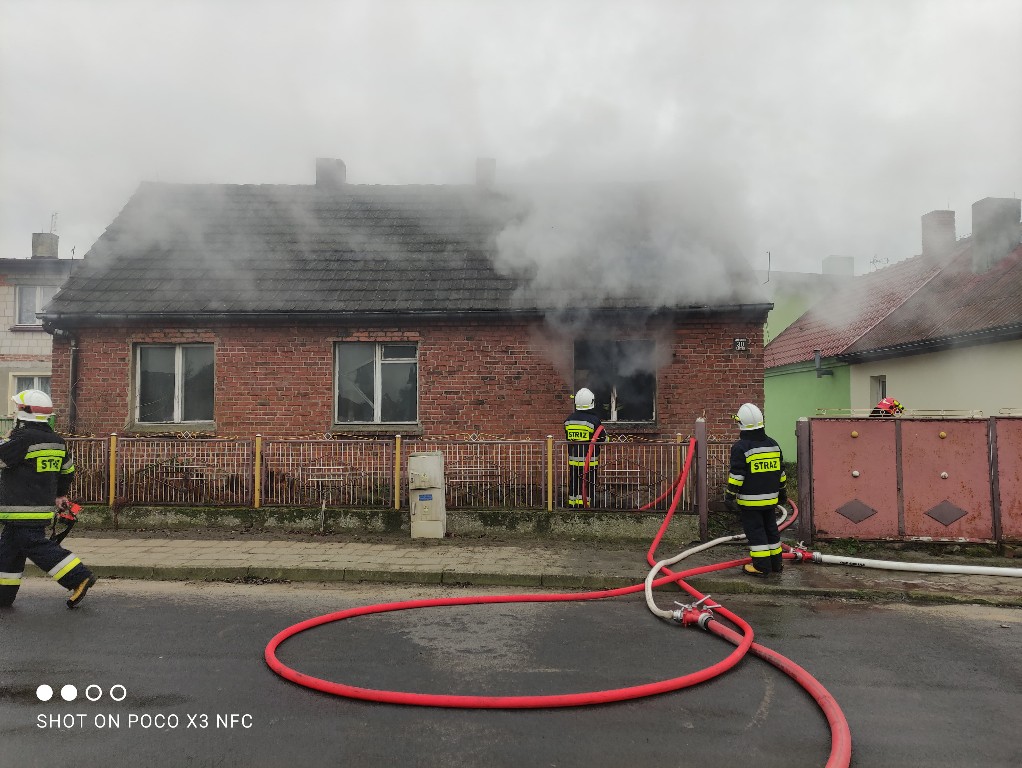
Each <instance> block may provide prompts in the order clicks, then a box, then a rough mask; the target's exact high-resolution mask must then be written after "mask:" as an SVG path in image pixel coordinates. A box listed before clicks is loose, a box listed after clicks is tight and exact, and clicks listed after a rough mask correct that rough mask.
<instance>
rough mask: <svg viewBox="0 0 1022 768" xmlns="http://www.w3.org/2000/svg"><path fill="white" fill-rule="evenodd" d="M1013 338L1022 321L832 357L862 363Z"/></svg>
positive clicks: (1019, 333) (1018, 336)
mask: <svg viewBox="0 0 1022 768" xmlns="http://www.w3.org/2000/svg"><path fill="white" fill-rule="evenodd" d="M1015 339H1022V323H1012V324H1011V325H1002V326H998V327H997V328H985V329H983V330H982V331H974V332H972V333H961V334H956V335H953V336H942V337H940V338H934V339H919V340H918V341H910V342H905V343H903V344H892V345H890V346H887V347H877V348H876V349H866V350H861V351H857V352H845V353H842V354H839V355H835V358H837V359H838V360H841V361H843V362H847V363H864V362H869V361H872V360H889V359H891V358H895V357H910V356H912V355H925V354H928V353H930V352H941V351H944V350H948V349H955V348H959V347H972V346H979V345H981V344H995V343H997V342H1000V341H1013V340H1015Z"/></svg>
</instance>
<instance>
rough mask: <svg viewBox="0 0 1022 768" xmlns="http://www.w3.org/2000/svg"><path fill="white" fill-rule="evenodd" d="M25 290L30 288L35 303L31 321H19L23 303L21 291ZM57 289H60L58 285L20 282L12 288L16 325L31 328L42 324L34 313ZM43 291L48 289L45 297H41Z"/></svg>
mask: <svg viewBox="0 0 1022 768" xmlns="http://www.w3.org/2000/svg"><path fill="white" fill-rule="evenodd" d="M27 290H32V291H33V294H34V295H33V298H32V300H33V301H34V302H35V305H34V306H33V308H32V309H33V312H32V322H29V323H23V322H21V309H22V306H23V304H24V301H23V299H22V291H27ZM59 290H60V286H59V285H31V284H26V283H21V284H19V285H17V286H15V289H14V304H15V306H14V324H15V325H16V326H19V327H21V328H33V327H38V326H41V325H42V324H43V321H42V320H40V319H39V318H38V317H36V313H37V312H39V310H41V309H42V308H43V307H44V306H46V305H47V304H48V303H49V302H50V299H52V298H53V296H54V295H55V294H56V293H57V291H59ZM44 291H48V292H49V294H48V295H47V296H46V298H45V299H44V298H43V297H44V293H43V292H44Z"/></svg>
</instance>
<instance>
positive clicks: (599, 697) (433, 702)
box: [263, 430, 851, 768]
mask: <svg viewBox="0 0 1022 768" xmlns="http://www.w3.org/2000/svg"><path fill="white" fill-rule="evenodd" d="M598 434H599V430H597V432H596V433H595V434H594V435H593V440H592V441H591V443H590V449H589V454H588V455H587V458H586V468H588V460H589V456H590V455H591V453H592V448H593V444H594V442H595V439H596V437H597V435H598ZM694 447H695V440H694V439H693V440H691V441H690V442H689V450H688V452H687V457H686V460H685V466H684V469H683V470H682V472H681V474H680V475H679V476H678V479H677V481H676V482H675V483H674V484H673V485H672V486H671V489H670V490H674V491H675V495H674V500H673V501H672V503H671V506H670V509H669V510H668V512H667V515H666V517H665V518H664V521H663V523H662V524H661V526H660V529H659V531H658V532H657V535H656V537H655V538H654V540H653V543H652V545H651V546H650V549H649V551H648V553H647V561H649V563H650V565H651V566H652V565H655V564H656V560H655V559H654V558H653V553H654V552H655V550H656V548H657V546H658V545H659V543H660V540H661V538H662V537H663V534H664V532H665V531H666V529H667V526H668V525H669V524H670V521H671V518H672V517H673V516H674V512H675V510H676V509H677V506H678V502H679V501H680V499H681V489H682V488H683V487H684V484H685V479H686V478H687V476H688V472H689V469H690V467H691V463H692V456H693V454H694V453H695V451H694ZM583 489H584V485H583ZM668 492H669V491H668ZM666 493H667V492H665V495H666ZM583 498H584V495H583ZM660 498H661V499H662V498H664V497H663V496H661V497H660ZM657 501H659V499H658V500H657ZM654 503H656V502H651V504H654ZM647 506H649V505H647ZM792 506H793V507H794V505H792ZM796 514H797V510H796ZM793 519H794V518H793ZM789 524H790V523H789ZM747 562H751V558H743V559H740V560H731V561H726V562H722V563H715V564H712V565H705V566H701V567H698V568H692V569H689V570H686V571H682V572H681V573H676V574H675V573H671V572H670V571H668V570H667V569H666V568H664V569H663V570H664V571H665V572H666V573H667V574H668V575H666V576H663V577H661V578H659V579H657V580H656V581H654V582H653V585H654V586H662V585H664V584H669V583H671V582H675V583H677V584H678V586H679V587H681V588H682V589H684V590H685V591H686V592H688V593H689V594H691V595H693V596H695V597H697V598H699V599H700V600H703V599H705V596H703V595H702V594H701V593H700V592H699V591H698V590H696V589H695V588H693V587H692V586H691V585H689V584H688V583H686V582H685V579H686V578H687V577H691V576H696V575H699V574H703V573H710V572H713V571H719V570H724V569H727V568H733V567H736V566H739V565H743V564H744V563H747ZM644 588H645V584H637V585H633V586H630V587H621V588H619V589H610V590H602V591H597V592H583V593H567V594H553V595H493V596H475V597H455V598H440V599H435V600H406V601H401V602H396V603H382V604H378V605H371V606H363V607H358V608H349V609H347V610H344V611H337V612H335V613H329V614H325V615H323V616H317V617H315V618H311V619H307V620H306V621H303V622H299V623H298V624H294V625H292V626H290V627H288V628H286V629H284V630H282V631H281V632H279V633H277V634H276V635H275V636H274V637H273V639H271V640H270V642H269V643H268V644H267V646H266V649H265V652H264V654H263V655H264V658H265V660H266V664H267V666H269V667H270V669H272V670H273V671H274V672H275V673H277V674H278V675H280V676H281V677H283V678H285V679H287V680H290V681H292V682H294V683H297V684H299V685H303V686H305V687H307V688H311V689H313V690H317V691H322V692H324V693H332V694H335V695H338V696H345V697H348V698H353V699H362V700H366V701H376V702H383V703H390V704H410V705H417V706H431V707H456V708H468V709H535V708H551V707H575V706H584V705H589V704H605V703H609V702H615V701H624V700H627V699H636V698H641V697H644V696H652V695H656V694H661V693H667V692H670V691H676V690H679V689H682V688H687V687H690V686H693V685H697V684H698V683H702V682H705V681H707V680H709V679H711V678H713V677H716V676H717V675H720V674H723V673H724V672H726V671H728V670H729V669H731V668H733V667H734V666H735V665H736V664H738V662H739V661H741V659H742V658H743V657H744V656H745V654H746V653H747V652H749V651H750V650H752V652H753V653H754V654H755V655H757V656H759V657H760V658H763V659H764V660H765V661H768V662H769V663H771V664H773V665H774V666H775V667H777V668H778V669H780V670H781V671H783V672H784V673H785V674H787V675H789V676H790V677H791V678H792V679H794V680H795V681H796V682H798V683H799V685H801V686H802V687H803V688H804V689H805V690H806V691H807V692H808V693H809V694H810V696H812V697H813V699H814V700H815V701H816V702H817V704H818V705H819V706H820V708H821V709H822V710H823V712H824V714H825V715H826V717H827V720H828V722H829V724H830V728H831V754H830V759H829V760H828V762H827V768H847V766H848V765H849V763H850V762H851V734H850V732H849V729H848V723H847V721H846V720H845V718H844V715H843V714H842V712H841V709H840V707H838V705H837V702H836V701H835V700H834V698H833V697H832V696H831V695H830V694H829V693H828V692H827V691H826V689H824V688H823V686H822V685H820V683H819V682H818V681H817V680H816V679H815V678H813V677H812V675H810V674H809V673H808V672H806V671H805V670H804V669H802V668H801V667H799V666H798V665H797V664H795V663H794V662H792V661H790V660H788V659H786V658H785V657H783V656H781V655H780V654H777V653H776V652H774V651H771V650H770V649H768V648H766V647H764V646H762V645H759V644H757V643H754V642H753V631H752V627H750V626H749V624H748V623H747V622H746V621H745V620H744V619H742V618H741V617H739V616H737V615H735V614H734V613H732V612H731V611H728V610H727V609H725V608H723V607H721V606H715V607H714V608H713V610H714V611H716V612H717V613H719V614H720V615H721V616H723V617H724V618H726V619H728V620H729V621H731V622H732V623H733V624H734V625H735V626H737V627H738V628H739V629H740V630H741V632H740V633H739V632H735V631H734V630H732V629H730V628H728V627H725V626H723V625H721V624H720V622H719V621H715V620H713V619H714V618H715V616H713V615H711V614H710V613H709V612H708V611H704V612H703V613H702V614H701V616H702V618H701V620H700V621H699V626H701V627H703V628H704V629H707V630H709V631H711V632H713V633H714V634H716V635H717V636H718V637H721V638H723V639H725V640H727V641H728V642H731V643H734V644H735V645H736V648H735V650H734V651H732V652H731V654H729V655H728V656H727V657H725V658H724V659H722V660H721V661H718V662H717V663H716V664H713V665H711V666H709V667H707V668H705V669H702V670H699V671H697V672H692V673H689V674H687V675H682V676H680V677H674V678H670V679H667V680H661V681H658V682H653V683H646V684H643V685H635V686H629V687H625V688H616V689H612V690H603V691H587V692H582V693H568V694H554V695H544V696H459V695H450V694H432V693H412V692H408V691H386V690H378V689H373V688H360V687H357V686H352V685H346V684H344V683H336V682H332V681H330V680H323V679H322V678H318V677H313V676H312V675H307V674H305V673H304V672H299V671H298V670H295V669H292V668H291V667H289V666H287V665H286V664H284V663H283V662H281V661H280V659H278V658H277V648H278V647H279V646H280V645H281V643H283V642H284V641H285V640H287V639H288V638H291V637H294V636H295V635H297V634H299V633H301V632H304V631H305V630H307V629H312V628H313V627H317V626H321V625H323V624H329V623H332V622H335V621H343V620H344V619H349V618H354V617H356V616H367V615H371V614H376V613H388V612H391V611H401V610H410V609H415V608H438V607H443V606H451V605H483V604H492V603H545V602H565V601H583V600H600V599H605V598H609V597H617V596H620V595H627V594H632V593H634V592H639V591H642V590H644ZM686 623H688V622H686Z"/></svg>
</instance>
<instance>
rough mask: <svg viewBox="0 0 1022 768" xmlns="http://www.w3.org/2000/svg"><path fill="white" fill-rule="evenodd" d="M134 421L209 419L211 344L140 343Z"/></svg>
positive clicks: (171, 422) (211, 413) (210, 404)
mask: <svg viewBox="0 0 1022 768" xmlns="http://www.w3.org/2000/svg"><path fill="white" fill-rule="evenodd" d="M137 349H138V357H137V360H136V365H135V369H136V371H137V373H138V379H137V382H136V391H137V392H138V401H137V407H136V416H135V418H136V421H138V422H139V423H156V424H165V423H169V424H179V423H185V422H192V421H212V420H213V345H212V344H177V345H174V344H140V345H139V346H138V348H137Z"/></svg>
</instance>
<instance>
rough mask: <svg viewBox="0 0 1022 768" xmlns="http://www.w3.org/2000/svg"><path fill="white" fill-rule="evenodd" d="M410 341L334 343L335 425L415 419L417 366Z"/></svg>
mask: <svg viewBox="0 0 1022 768" xmlns="http://www.w3.org/2000/svg"><path fill="white" fill-rule="evenodd" d="M416 352H417V350H416V347H415V345H414V344H377V343H373V342H348V341H344V342H338V343H337V344H336V345H335V348H334V357H335V366H336V381H337V417H336V422H337V423H338V424H362V423H366V424H374V423H387V424H394V423H407V422H413V423H414V422H415V421H417V420H418V400H419V365H418V361H417V359H416Z"/></svg>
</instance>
